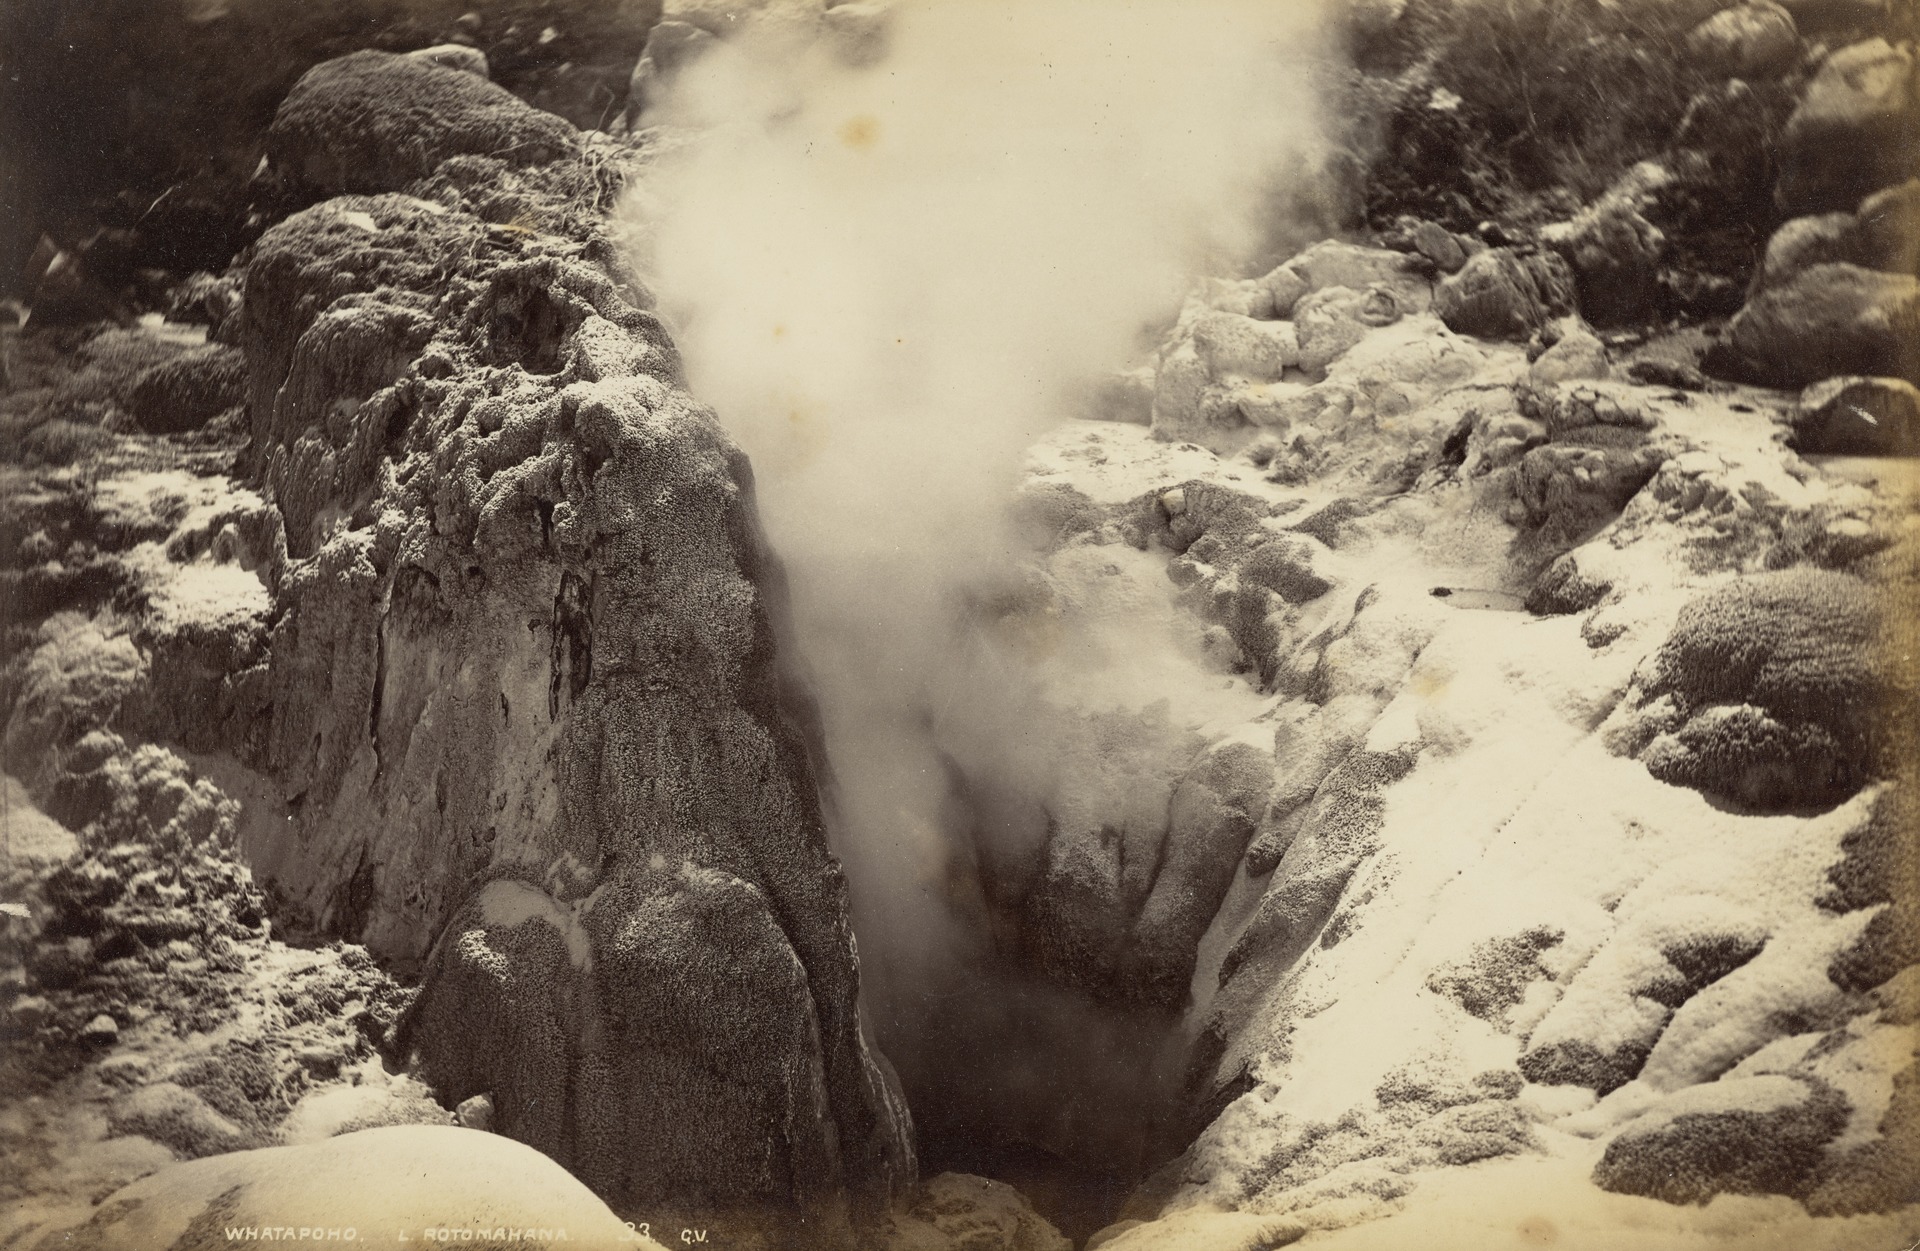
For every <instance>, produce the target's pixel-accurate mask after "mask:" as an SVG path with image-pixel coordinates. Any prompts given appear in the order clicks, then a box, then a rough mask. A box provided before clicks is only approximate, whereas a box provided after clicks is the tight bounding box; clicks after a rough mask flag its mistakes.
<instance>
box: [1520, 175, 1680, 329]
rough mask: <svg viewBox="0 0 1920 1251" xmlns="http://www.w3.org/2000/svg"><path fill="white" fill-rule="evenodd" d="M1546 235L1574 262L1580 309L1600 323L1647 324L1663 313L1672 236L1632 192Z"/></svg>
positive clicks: (1608, 199) (1605, 200) (1606, 201)
mask: <svg viewBox="0 0 1920 1251" xmlns="http://www.w3.org/2000/svg"><path fill="white" fill-rule="evenodd" d="M1541 238H1542V240H1543V241H1545V242H1546V243H1547V244H1548V245H1549V246H1551V247H1552V248H1553V249H1554V250H1555V251H1557V252H1558V253H1559V254H1560V255H1562V256H1564V257H1565V258H1566V260H1567V263H1568V264H1569V265H1571V266H1572V268H1573V274H1574V281H1575V283H1576V290H1577V291H1578V294H1579V301H1580V312H1581V314H1582V315H1583V316H1585V317H1586V319H1587V320H1588V321H1590V322H1592V323H1594V324H1595V325H1597V326H1627V325H1643V324H1645V323H1647V322H1649V321H1652V320H1653V319H1654V317H1655V316H1656V314H1657V312H1658V308H1657V302H1658V300H1659V298H1660V258H1661V253H1662V252H1663V250H1664V249H1665V247H1666V236H1665V235H1663V234H1662V233H1661V232H1660V230H1659V229H1658V228H1657V227H1655V226H1654V225H1653V224H1652V223H1650V222H1648V221H1647V219H1646V218H1645V217H1643V216H1642V215H1641V214H1640V212H1639V211H1638V210H1637V209H1636V208H1635V207H1634V206H1633V204H1632V202H1631V200H1630V199H1629V198H1628V197H1626V196H1617V197H1616V196H1607V197H1605V198H1603V199H1602V200H1601V201H1600V202H1599V203H1597V204H1595V205H1594V206H1593V207H1592V208H1590V209H1588V210H1587V211H1586V212H1584V213H1582V214H1580V216H1578V217H1576V218H1574V219H1573V220H1572V221H1570V222H1562V223H1559V224H1557V225H1554V226H1550V227H1548V228H1547V229H1546V230H1544V231H1542V232H1541Z"/></svg>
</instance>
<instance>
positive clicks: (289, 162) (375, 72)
mask: <svg viewBox="0 0 1920 1251" xmlns="http://www.w3.org/2000/svg"><path fill="white" fill-rule="evenodd" d="M578 148H579V137H578V134H577V132H575V130H574V128H573V126H572V125H571V124H570V123H569V122H567V121H566V120H565V119H564V118H560V117H555V116H554V115H553V114H551V113H545V112H542V111H541V110H539V109H536V108H533V107H532V106H530V105H527V104H524V103H522V102H521V101H520V99H519V98H518V97H516V96H514V95H513V94H512V93H511V92H509V91H507V90H506V89H505V88H502V87H497V86H495V85H494V84H493V83H491V82H489V81H487V80H486V79H485V78H482V77H481V76H479V75H478V74H474V73H469V72H467V71H465V70H461V69H452V68H449V67H448V66H446V65H443V64H440V63H438V62H436V61H430V60H423V59H421V58H419V57H412V56H402V55H397V54H395V53H390V52H375V51H364V52H352V53H349V54H347V55H346V56H343V57H337V58H335V59H334V60H331V61H326V62H323V63H321V64H319V65H316V66H314V67H313V68H312V69H311V70H308V71H307V73H306V74H305V76H303V77H302V78H301V79H300V81H299V82H297V83H295V84H294V87H293V90H292V91H290V92H288V93H287V98H286V99H285V100H283V101H282V102H281V104H280V111H279V112H277V113H276V114H274V118H273V126H272V127H271V128H270V129H269V130H268V132H267V157H268V159H269V160H270V161H272V163H273V165H274V168H275V169H277V170H279V171H280V172H281V173H282V175H283V176H285V177H288V178H291V179H293V180H294V181H296V182H298V183H302V184H304V185H306V186H309V187H312V188H313V189H315V190H317V191H321V192H328V193H338V192H342V191H358V192H377V191H398V190H399V189H400V188H402V187H404V186H406V185H407V184H408V183H411V182H413V181H414V180H415V179H418V178H423V177H425V176H426V175H428V174H430V173H432V172H433V170H434V168H435V167H436V166H438V165H439V164H440V162H442V161H444V160H446V159H447V158H448V157H450V156H467V155H472V156H490V157H496V158H498V159H500V160H502V161H505V162H507V163H508V164H509V165H539V164H543V163H545V162H548V161H552V160H556V159H558V158H560V157H563V156H567V155H569V154H571V153H573V152H575V151H577V150H578Z"/></svg>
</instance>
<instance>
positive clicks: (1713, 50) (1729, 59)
mask: <svg viewBox="0 0 1920 1251" xmlns="http://www.w3.org/2000/svg"><path fill="white" fill-rule="evenodd" d="M1799 53H1800V32H1799V29H1798V28H1797V27H1795V26H1794V24H1793V14H1791V13H1789V12H1787V10H1785V9H1783V8H1781V7H1780V6H1779V5H1777V4H1769V3H1766V2H1765V0H1761V2H1760V3H1754V4H1736V5H1734V6H1733V7H1732V8H1727V9H1722V10H1721V11H1720V12H1718V13H1716V14H1714V15H1713V16H1712V17H1710V18H1708V19H1707V20H1706V21H1704V22H1702V23H1700V25H1698V26H1696V27H1694V29H1693V32H1692V33H1691V34H1689V35H1688V36H1687V56H1688V58H1689V59H1691V60H1692V61H1693V62H1694V64H1696V65H1698V66H1700V67H1701V68H1702V69H1704V70H1706V71H1707V72H1708V73H1711V74H1721V75H1725V76H1726V77H1728V78H1771V77H1773V76H1774V75H1776V74H1779V73H1782V72H1784V71H1785V70H1786V69H1788V68H1789V67H1790V66H1792V64H1793V62H1794V58H1795V57H1797V56H1798V55H1799Z"/></svg>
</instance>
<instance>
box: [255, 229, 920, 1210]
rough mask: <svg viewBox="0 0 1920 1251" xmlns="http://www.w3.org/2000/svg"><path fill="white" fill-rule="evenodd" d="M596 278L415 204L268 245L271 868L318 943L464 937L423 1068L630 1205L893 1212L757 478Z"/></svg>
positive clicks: (262, 856) (261, 441) (259, 327)
mask: <svg viewBox="0 0 1920 1251" xmlns="http://www.w3.org/2000/svg"><path fill="white" fill-rule="evenodd" d="M582 252H583V248H582V246H581V245H578V244H570V243H568V242H567V241H565V240H562V239H556V238H552V237H542V236H537V235H534V234H532V233H531V232H528V231H525V230H511V231H501V230H497V229H495V230H490V229H489V228H488V227H487V226H486V225H485V224H484V223H482V222H480V221H478V220H476V219H474V218H472V217H470V216H467V215H466V214H464V213H461V212H458V211H457V210H448V209H446V208H444V207H442V206H439V205H433V204H428V203H425V202H422V201H419V200H415V199H411V198H409V197H406V196H387V197H376V198H372V199H354V198H349V199H345V200H336V201H332V202H329V203H327V204H323V205H320V206H318V207H316V208H314V209H311V210H309V211H308V212H306V213H304V214H301V215H299V216H297V217H295V218H293V219H291V220H289V221H288V222H286V223H284V224H283V225H281V226H279V227H276V228H275V229H274V230H273V231H271V232H269V234H268V235H267V236H266V237H265V238H263V239H262V241H261V244H260V247H259V248H258V250H257V252H256V255H255V257H254V260H253V263H252V265H251V266H250V268H249V271H248V278H247V288H246V298H245V308H246V317H247V328H246V333H245V341H246V344H247V348H248V361H249V370H250V374H251V379H252V386H251V390H252V395H253V403H254V406H253V413H254V423H255V441H254V455H255V457H256V462H257V464H258V466H259V472H260V474H261V476H262V478H263V480H264V481H265V482H266V484H267V486H268V488H269V489H270V490H271V491H272V493H273V495H274V498H275V499H276V500H277V501H278V503H279V505H280V510H281V513H282V515H283V516H284V518H285V519H286V528H287V535H288V539H287V550H288V563H287V565H286V567H285V569H284V571H283V572H282V573H281V574H280V577H279V587H280V593H281V602H282V604H283V605H284V606H285V609H284V614H283V616H282V617H281V619H280V622H279V624H278V625H277V626H276V627H275V632H274V635H273V638H272V640H271V643H270V647H269V653H270V660H269V662H268V665H267V668H266V673H265V680H266V684H267V687H268V689H270V690H271V692H272V697H271V705H270V706H271V710H272V711H271V713H270V714H269V717H268V720H267V723H266V725H265V726H264V727H263V731H262V741H261V756H260V761H259V763H260V765H261V767H262V768H263V770H264V772H265V773H267V774H268V775H269V776H270V777H271V778H272V779H273V781H274V783H275V785H276V786H277V788H278V789H279V791H280V793H282V794H284V795H287V796H288V797H289V799H290V801H291V804H292V807H291V809H290V814H291V815H293V816H294V819H293V820H292V821H290V822H283V823H281V824H282V825H283V826H284V827H285V828H283V829H281V830H279V831H275V832H272V833H262V834H261V835H260V836H259V839H258V841H257V842H255V843H254V851H255V854H256V855H257V857H258V858H259V860H260V861H262V862H264V863H266V864H268V865H272V866H274V870H275V871H274V878H275V880H276V881H277V882H278V883H279V885H280V887H281V889H283V890H284V891H286V892H288V893H289V894H290V895H291V896H293V897H294V898H296V899H297V900H299V901H300V902H301V903H303V904H304V905H305V906H307V907H308V908H309V909H310V910H311V911H312V913H313V914H314V915H315V917H316V918H317V919H318V920H320V921H321V922H322V923H323V924H324V925H326V926H327V927H329V928H332V929H335V930H345V931H348V932H352V933H356V934H361V935H364V936H365V937H366V938H367V940H368V941H369V942H370V943H371V944H373V945H374V946H375V947H376V948H377V949H379V950H381V951H383V952H386V953H387V954H389V955H393V956H397V957H401V958H414V959H418V958H421V957H424V956H427V955H428V954H429V953H428V948H429V944H431V943H434V942H435V938H436V936H438V942H437V945H435V946H434V947H433V949H432V953H431V958H430V959H428V961H427V963H426V967H425V978H426V980H425V985H424V987H423V991H422V995H421V998H420V1000H419V1002H418V1004H417V1005H416V1008H415V1010H414V1011H413V1013H412V1014H411V1015H410V1017H409V1018H408V1020H407V1022H406V1025H405V1028H404V1029H403V1031H402V1033H401V1037H400V1042H401V1045H402V1046H403V1047H404V1048H405V1049H407V1050H408V1051H410V1052H412V1053H414V1054H416V1055H417V1056H418V1058H419V1060H420V1062H421V1063H422V1064H423V1066H424V1072H425V1073H427V1074H428V1075H429V1077H430V1080H432V1081H433V1082H434V1083H435V1085H436V1087H444V1089H443V1090H442V1094H443V1097H446V1098H448V1099H451V1100H456V1101H457V1100H461V1099H465V1098H467V1097H468V1096H470V1095H474V1094H480V1093H487V1094H490V1095H491V1096H492V1099H493V1103H494V1106H495V1109H496V1116H497V1118H498V1119H497V1124H498V1125H499V1127H500V1128H501V1129H502V1131H503V1132H506V1133H508V1134H511V1135H513V1136H516V1137H520V1138H522V1139H523V1140H525V1141H528V1142H531V1143H533V1144H535V1145H537V1146H539V1147H541V1148H542V1149H543V1150H545V1151H547V1152H549V1153H550V1154H552V1155H553V1156H554V1157H555V1158H557V1159H559V1160H561V1161H562V1162H563V1163H565V1164H566V1165H568V1166H569V1167H570V1168H572V1169H574V1170H575V1171H576V1172H577V1173H578V1174H579V1175H581V1176H582V1177H584V1178H586V1179H587V1180H588V1181H589V1183H590V1184H593V1185H594V1186H596V1188H598V1189H599V1190H600V1191H601V1193H603V1194H605V1195H606V1196H608V1197H609V1198H610V1199H611V1200H613V1201H615V1202H616V1203H619V1204H622V1205H624V1206H628V1207H638V1206H652V1207H655V1208H658V1207H660V1206H662V1205H676V1206H677V1208H678V1210H683V1211H687V1212H689V1213H692V1212H697V1211H712V1210H719V1209H723V1208H731V1209H747V1210H748V1214H749V1215H751V1216H753V1217H756V1218H758V1217H762V1216H767V1215H769V1214H773V1215H776V1216H777V1215H778V1214H780V1213H782V1212H788V1213H791V1212H796V1211H800V1210H806V1211H811V1212H815V1213H816V1214H818V1213H822V1212H825V1211H826V1210H827V1209H828V1208H830V1207H831V1206H832V1204H833V1201H834V1200H835V1198H836V1197H837V1196H839V1195H840V1194H842V1193H844V1192H846V1191H848V1190H851V1191H852V1192H853V1193H854V1195H855V1197H856V1200H857V1201H859V1202H862V1203H865V1204H866V1205H868V1206H872V1205H874V1204H877V1203H880V1202H883V1201H884V1199H885V1197H886V1195H887V1193H888V1192H889V1190H890V1188H891V1186H893V1185H894V1184H896V1183H897V1182H901V1181H904V1180H905V1179H906V1178H908V1177H910V1176H911V1168H912V1165H911V1156H910V1151H909V1148H908V1147H907V1146H906V1143H905V1138H904V1113H903V1111H902V1110H901V1109H900V1108H899V1107H897V1106H896V1105H895V1104H894V1103H893V1102H891V1101H890V1097H889V1095H888V1094H887V1092H886V1090H885V1087H884V1083H883V1081H882V1079H881V1077H880V1075H879V1072H878V1070H877V1068H876V1067H875V1062H874V1060H873V1059H872V1058H871V1057H870V1055H869V1054H868V1052H867V1051H866V1049H865V1045H864V1043H863V1042H862V1040H861V1037H860V1033H859V1026H858V1023H857V1020H856V1018H855V1008H854V1005H855V999H856V995H857V978H856V972H855V965H854V960H853V952H852V940H851V936H850V934H849V932H848V929H847V925H846V910H845V909H846V905H845V898H844V887H843V884H842V882H841V879H840V875H839V870H838V867H837V865H836V864H835V863H834V862H833V860H832V858H831V857H830V855H829V854H828V852H827V849H826V845H825V836H824V831H823V828H822V825H821V821H820V816H819V810H818V805H817V801H816V799H815V797H814V793H813V789H812V781H811V775H810V774H809V772H808V768H807V763H806V755H805V753H806V746H805V742H804V739H803V737H802V727H803V726H804V724H805V718H806V716H807V712H806V709H805V707H804V705H802V704H801V703H799V702H798V701H796V700H795V699H793V698H792V697H791V693H790V692H787V691H785V690H783V679H782V677H781V675H780V673H779V672H778V670H777V669H776V668H775V666H774V661H773V634H772V623H771V618H770V613H771V612H773V611H777V609H778V600H777V597H778V594H779V590H778V583H777V579H776V577H775V575H774V573H773V571H772V569H771V566H770V565H769V563H768V559H767V556H766V554H765V550H764V548H763V546H762V543H761V540H760V537H759V534H758V530H757V523H756V521H755V519H754V515H753V511H752V494H751V489H752V488H751V479H750V477H749V473H748V470H747V467H746V464H745V461H744V458H743V457H742V456H741V455H740V453H739V452H738V451H737V450H735V449H734V448H733V446H732V445H731V444H730V443H729V442H728V440H727V439H726V437H725V435H724V434H723V433H722V432H721V431H720V429H719V427H718V425H717V424H716V422H715V421H714V419H713V416H712V415H711V414H710V413H709V412H707V411H705V410H704V409H701V408H700V407H698V406H697V405H696V404H694V403H693V402H692V401H691V400H690V399H689V398H688V397H687V396H686V394H685V393H684V392H683V391H681V390H679V389H678V387H677V381H676V375H677V359H676V357H675V354H674V352H673V349H672V347H671V344H670V343H669V342H668V341H667V339H666V336H665V335H664V333H663V332H662V331H661V329H660V327H659V323H658V322H657V321H656V320H655V319H654V318H653V317H652V316H651V315H650V314H647V313H644V312H642V311H640V310H638V309H636V308H634V307H633V306H632V305H631V304H629V303H628V302H627V301H626V299H625V298H624V297H623V295H622V293H621V292H620V290H619V289H618V287H617V286H616V284H615V283H614V281H613V280H612V279H611V278H609V277H608V276H607V274H606V273H605V272H603V271H602V270H600V269H599V268H597V267H595V266H594V265H592V264H591V263H589V262H587V261H585V260H584V259H583V257H582ZM770 601H771V602H770ZM502 879H511V880H502ZM490 880H491V881H492V882H493V884H492V885H490V886H488V885H485V884H486V883H487V882H489V881H490ZM476 892H479V893H478V894H476ZM515 892H518V893H515ZM502 899H505V900H507V902H506V903H502V902H501V900H502ZM702 1056H706V1057H708V1058H707V1059H705V1060H702V1059H701V1057H702ZM716 1057H732V1058H731V1059H724V1060H723V1059H719V1058H716ZM716 1066H717V1068H716ZM648 1121H651V1122H657V1123H659V1124H662V1125H666V1124H672V1125H676V1126H680V1127H682V1128H681V1129H680V1130H679V1131H678V1132H675V1133H672V1134H662V1135H660V1136H659V1137H658V1138H657V1139H654V1140H651V1142H652V1145H651V1146H649V1145H648V1144H649V1140H647V1139H644V1138H643V1139H641V1140H638V1141H636V1140H635V1139H634V1137H633V1136H632V1134H631V1132H630V1127H632V1126H633V1125H635V1124H637V1123H641V1122H648ZM693 1125H697V1126H700V1127H701V1129H700V1131H699V1132H698V1133H689V1132H687V1131H686V1129H685V1128H684V1127H686V1126H693ZM769 1144H784V1146H782V1147H778V1148H776V1149H773V1150H772V1151H771V1154H770V1153H769Z"/></svg>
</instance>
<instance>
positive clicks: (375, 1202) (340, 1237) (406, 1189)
mask: <svg viewBox="0 0 1920 1251" xmlns="http://www.w3.org/2000/svg"><path fill="white" fill-rule="evenodd" d="M631 1132H633V1133H634V1134H637V1135H650V1134H651V1135H659V1136H668V1135H670V1134H671V1133H672V1132H673V1131H672V1130H671V1129H668V1128H666V1127H654V1128H652V1129H649V1128H647V1127H645V1126H638V1125H636V1126H633V1127H632V1129H631ZM396 1234H399V1235H402V1236H404V1237H405V1238H406V1239H408V1240H412V1241H417V1242H423V1243H425V1242H438V1241H449V1242H451V1241H462V1242H474V1241H480V1242H488V1243H492V1242H507V1241H513V1242H517V1243H518V1244H519V1245H521V1246H531V1247H551V1246H558V1245H565V1246H576V1245H577V1246H587V1247H607V1248H611V1247H632V1248H638V1249H639V1251H646V1249H647V1248H653V1249H654V1251H660V1247H661V1244H660V1243H659V1242H657V1241H655V1240H654V1239H653V1238H652V1237H650V1236H648V1231H643V1230H642V1229H641V1228H640V1227H639V1226H637V1225H629V1224H628V1223H626V1222H624V1221H622V1220H621V1219H620V1218H619V1217H617V1216H615V1215H614V1214H613V1211H612V1210H611V1209H610V1208H608V1207H607V1205H606V1204H605V1203H603V1202H601V1201H600V1200H599V1199H598V1198H596V1197H595V1196H594V1194H593V1192H592V1191H590V1190H588V1189H587V1188H586V1187H585V1186H583V1185H581V1184H580V1183H579V1182H578V1181H576V1180H574V1179H573V1178H572V1177H571V1176H569V1175H568V1174H567V1171H566V1170H565V1169H563V1168H561V1167H560V1166H559V1165H558V1164H555V1163H554V1162H553V1161H552V1160H550V1159H548V1158H547V1157H545V1156H543V1155H541V1154H540V1153H539V1152H537V1151H535V1150H533V1149H532V1148H530V1147H524V1146H521V1145H520V1144H519V1143H517V1142H514V1141H512V1140H511V1139H508V1138H502V1137H500V1136H499V1135H497V1134H485V1133H479V1132H476V1131H474V1130H470V1129H458V1128H455V1127H452V1126H429V1125H406V1126H393V1127H389V1128H385V1129H367V1130H361V1131H360V1132H358V1133H352V1134H343V1135H341V1136H339V1137H337V1138H329V1139H326V1140H324V1141H322V1142H316V1143H308V1144H305V1145H302V1146H293V1147H263V1148H261V1149H259V1150H255V1151H241V1152H236V1153H232V1154H228V1155H220V1156H215V1157H213V1158H211V1159H205V1160H195V1161H193V1162H191V1163H188V1164H177V1165H174V1166H173V1167H171V1168H164V1169H161V1170H160V1171H159V1172H157V1173H154V1174H152V1175H151V1176H149V1177H145V1178H142V1179H141V1180H139V1181H137V1182H134V1183H133V1184H132V1185H131V1186H127V1187H125V1188H123V1189H121V1190H118V1191H115V1192H114V1193H113V1194H111V1195H109V1196H108V1197H107V1198H106V1199H105V1200H104V1201H102V1203H101V1204H100V1206H99V1208H98V1210H97V1211H96V1213H95V1215H94V1216H93V1218H92V1219H91V1220H89V1221H87V1222H86V1224H84V1225H82V1226H80V1227H79V1228H78V1229H75V1230H72V1231H70V1232H69V1233H68V1234H67V1236H66V1238H65V1239H64V1240H63V1242H62V1245H65V1246H73V1247H85V1248H90V1249H92V1251H122V1249H124V1251H199V1249H200V1248H203V1247H214V1246H223V1245H226V1244H228V1243H232V1242H244V1243H252V1242H259V1241H287V1242H296V1241H298V1242H305V1241H317V1242H329V1241H330V1242H335V1243H340V1242H363V1241H384V1240H391V1239H393V1238H394V1237H395V1235H396Z"/></svg>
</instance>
